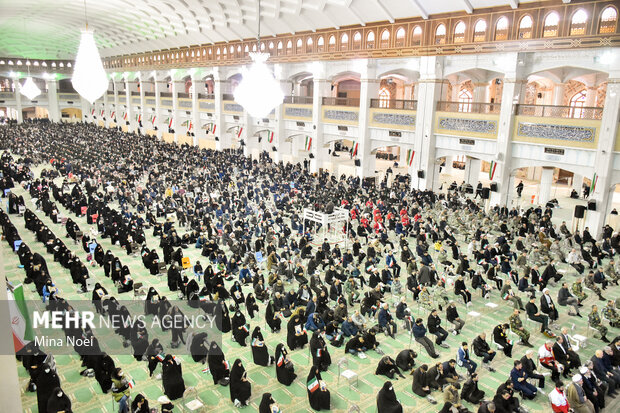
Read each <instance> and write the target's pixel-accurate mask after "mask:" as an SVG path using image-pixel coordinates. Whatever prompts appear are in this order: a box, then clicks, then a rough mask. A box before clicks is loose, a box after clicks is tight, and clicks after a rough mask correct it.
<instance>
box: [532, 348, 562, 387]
mask: <svg viewBox="0 0 620 413" xmlns="http://www.w3.org/2000/svg"><path fill="white" fill-rule="evenodd" d="M538 360H539V361H540V365H541V366H543V367H544V368H546V369H548V370H551V380H553V381H554V382H555V381H557V380H559V378H560V373H563V372H564V366H563V365H562V364H560V363H558V362H557V360H556V359H555V356H554V355H553V351H552V344H551V342H550V341H547V342H545V344H543V345H542V346H540V348H539V349H538ZM564 376H566V374H565V375H564Z"/></svg>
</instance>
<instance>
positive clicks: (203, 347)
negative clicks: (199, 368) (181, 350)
mask: <svg viewBox="0 0 620 413" xmlns="http://www.w3.org/2000/svg"><path fill="white" fill-rule="evenodd" d="M207 337H208V334H207V333H204V332H203V333H198V334H194V336H193V337H192V343H191V345H190V353H191V355H192V359H193V360H194V361H195V362H196V363H198V362H201V363H202V364H204V363H205V362H206V361H207V354H209V343H208V341H207Z"/></svg>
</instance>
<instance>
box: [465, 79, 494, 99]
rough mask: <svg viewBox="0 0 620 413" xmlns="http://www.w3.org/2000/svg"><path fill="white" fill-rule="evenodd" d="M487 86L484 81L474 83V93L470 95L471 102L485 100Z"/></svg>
mask: <svg viewBox="0 0 620 413" xmlns="http://www.w3.org/2000/svg"><path fill="white" fill-rule="evenodd" d="M488 88H489V84H488V83H484V82H479V83H474V93H473V96H472V101H473V102H486V101H487V100H486V99H487V89H488ZM457 100H458V99H457Z"/></svg>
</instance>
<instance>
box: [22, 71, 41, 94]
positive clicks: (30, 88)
mask: <svg viewBox="0 0 620 413" xmlns="http://www.w3.org/2000/svg"><path fill="white" fill-rule="evenodd" d="M19 91H20V92H21V94H22V95H24V96H26V97H27V98H28V99H30V100H32V99H34V98H36V97H37V96H39V95H40V94H41V89H39V87H38V86H37V85H35V83H34V81H33V80H32V77H30V76H28V77H27V78H26V81H25V82H24V84H23V85H22V86H21V87H20V89H19Z"/></svg>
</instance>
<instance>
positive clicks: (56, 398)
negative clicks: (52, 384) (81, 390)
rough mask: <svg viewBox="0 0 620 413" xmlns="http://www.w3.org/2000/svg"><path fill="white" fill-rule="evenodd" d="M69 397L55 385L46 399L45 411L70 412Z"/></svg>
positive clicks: (54, 412) (48, 412) (51, 412)
mask: <svg viewBox="0 0 620 413" xmlns="http://www.w3.org/2000/svg"><path fill="white" fill-rule="evenodd" d="M72 411H73V410H71V399H69V396H67V395H66V394H65V392H64V391H62V389H61V388H60V387H56V388H55V389H54V391H53V392H52V395H51V396H50V398H49V400H48V401H47V413H58V412H64V413H71V412H72Z"/></svg>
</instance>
